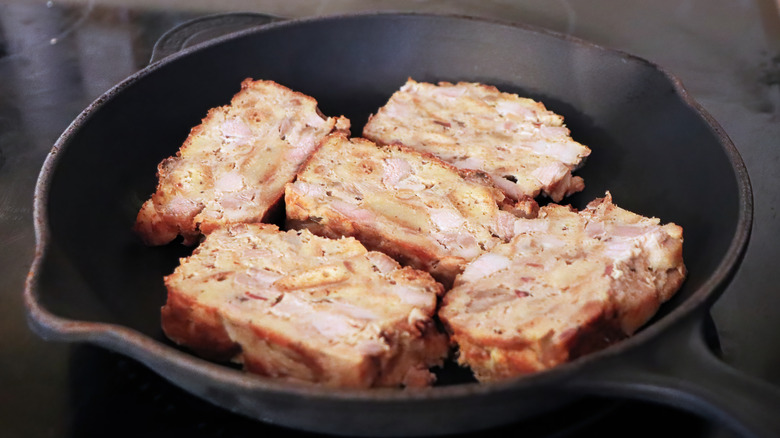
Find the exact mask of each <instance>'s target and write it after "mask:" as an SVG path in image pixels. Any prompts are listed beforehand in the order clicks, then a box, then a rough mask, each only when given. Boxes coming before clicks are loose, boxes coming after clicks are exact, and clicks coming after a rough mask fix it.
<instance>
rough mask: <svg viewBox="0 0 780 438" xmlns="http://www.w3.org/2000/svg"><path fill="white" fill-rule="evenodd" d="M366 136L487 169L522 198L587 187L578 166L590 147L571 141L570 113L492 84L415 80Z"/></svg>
mask: <svg viewBox="0 0 780 438" xmlns="http://www.w3.org/2000/svg"><path fill="white" fill-rule="evenodd" d="M363 136H364V137H366V138H368V139H371V140H373V141H374V142H376V143H379V144H392V143H399V144H403V145H405V146H408V147H410V148H413V149H417V150H420V151H424V152H429V153H431V154H433V155H436V156H437V157H439V158H441V159H442V160H444V161H447V162H449V163H451V164H453V165H455V166H457V167H460V168H466V169H476V170H481V171H484V172H486V173H487V174H488V175H490V177H491V178H492V179H493V181H494V182H495V184H496V185H497V186H498V187H500V188H501V189H502V190H504V192H505V194H506V195H507V196H509V197H511V198H512V199H515V200H527V199H529V198H534V197H536V196H538V195H539V194H540V193H542V194H544V195H546V196H549V197H550V198H552V199H553V200H554V201H556V202H558V201H560V200H561V199H562V198H563V197H564V196H566V195H570V194H572V193H575V192H578V191H581V190H582V189H583V188H584V187H585V185H584V182H583V180H582V178H580V177H577V176H572V173H571V172H572V170H574V169H576V168H577V167H579V166H580V165H581V164H582V162H583V160H584V159H585V157H587V156H588V155H589V154H590V149H588V148H587V147H585V146H583V145H582V144H580V143H578V142H576V141H574V140H572V138H571V136H570V135H569V130H568V129H567V128H566V126H565V125H564V124H563V117H561V116H560V115H558V114H555V113H553V112H551V111H548V110H547V109H546V108H545V106H544V105H543V104H542V103H540V102H535V101H533V100H531V99H526V98H522V97H519V96H517V95H516V94H510V93H503V92H500V91H499V90H498V89H497V88H495V87H493V86H489V85H483V84H478V83H468V82H459V83H457V84H452V83H447V82H440V83H439V84H430V83H424V82H416V81H414V80H412V79H409V80H408V81H407V83H406V84H405V85H404V86H402V87H401V89H400V90H398V91H397V92H395V93H394V94H393V95H392V96H391V97H390V100H389V101H388V102H387V104H386V105H385V106H383V107H382V108H380V109H379V110H378V111H377V113H376V114H374V115H373V116H371V117H370V119H369V121H368V123H367V124H366V126H365V128H364V129H363Z"/></svg>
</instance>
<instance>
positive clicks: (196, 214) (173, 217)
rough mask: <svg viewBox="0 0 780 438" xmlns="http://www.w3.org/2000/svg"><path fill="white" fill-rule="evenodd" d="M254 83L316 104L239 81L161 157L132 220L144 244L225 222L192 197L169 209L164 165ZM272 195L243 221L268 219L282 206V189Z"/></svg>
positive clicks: (195, 237)
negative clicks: (186, 204) (225, 100)
mask: <svg viewBox="0 0 780 438" xmlns="http://www.w3.org/2000/svg"><path fill="white" fill-rule="evenodd" d="M257 82H265V83H272V84H274V86H275V87H278V88H279V89H281V90H284V92H285V93H289V95H291V96H292V99H291V100H293V99H300V100H301V101H307V102H311V103H313V104H314V105H315V107H316V105H317V101H316V100H315V99H314V98H313V97H311V96H308V95H306V94H303V93H300V92H297V91H294V90H292V89H290V88H288V87H285V86H284V85H281V84H278V83H274V82H272V81H255V80H253V79H252V78H246V79H244V80H243V81H242V82H241V89H240V91H239V92H238V93H236V94H235V95H234V96H233V98H232V99H231V103H230V105H224V106H220V107H215V108H211V109H209V111H208V112H207V114H206V116H205V117H204V118H203V119H202V120H201V123H200V124H199V125H197V126H194V127H193V128H191V129H190V133H189V135H188V136H187V138H186V139H185V140H184V142H183V144H182V146H181V147H180V148H179V150H178V151H177V152H176V154H175V155H174V156H172V157H168V158H166V159H164V160H163V161H162V162H160V164H159V165H158V166H157V180H158V183H157V187H156V189H155V192H154V193H153V194H152V195H151V197H150V198H149V200H147V201H146V202H145V203H144V205H143V207H142V208H141V209H140V211H139V212H138V214H137V216H136V222H135V224H134V226H133V231H134V232H135V233H136V234H137V235H138V236H139V237H140V238H141V240H142V241H143V242H144V243H145V244H147V245H151V246H157V245H165V244H167V243H169V242H171V241H173V240H174V239H175V238H176V237H177V236H178V235H181V236H182V237H183V243H184V244H185V245H193V244H196V243H197V242H198V241H199V239H200V237H201V235H202V234H208V233H210V232H211V231H213V230H214V229H217V228H219V227H221V226H224V225H225V221H226V220H224V219H218V220H214V219H211V218H209V217H208V216H207V215H203V214H201V213H202V212H204V209H206V208H207V207H206V205H205V204H204V203H203V202H200V201H195V200H192V199H191V200H190V201H192V202H193V205H192V206H191V208H190V209H188V210H187V211H186V212H185V213H181V212H175V213H174V212H171V211H170V208H168V205H167V203H168V199H166V198H169V197H170V196H171V195H172V194H174V193H176V187H175V186H174V187H168V184H169V182H168V181H166V179H167V178H168V174H169V172H168V169H167V167H168V166H172V165H175V164H176V163H177V162H178V161H179V160H183V158H182V152H183V151H187V150H188V149H190V148H192V147H193V146H192V145H193V142H194V141H195V139H196V138H198V137H199V136H200V135H203V134H205V133H206V132H207V131H206V129H207V126H209V124H210V122H211V121H213V120H214V118H215V117H216V115H217V113H218V112H220V113H221V112H225V111H227V109H228V108H230V107H231V106H232V105H235V104H238V103H240V102H241V101H242V100H244V99H245V98H246V95H245V94H244V92H245V91H246V90H248V89H250V88H252V86H253V84H254V83H257ZM249 111H252V117H253V118H254V122H255V123H262V120H260V119H261V118H262V117H261V113H260V112H258V111H257V109H256V108H255V109H250V110H249ZM318 114H319V115H320V116H321V117H322V118H323V119H324V120H327V119H328V117H326V116H324V115H322V113H321V112H319V110H318ZM331 119H332V124H333V126H332V127H331V132H339V133H348V132H349V127H350V122H349V120H348V119H347V118H345V117H343V116H339V117H333V118H331ZM323 137H324V136H323ZM321 140H322V139H320V141H319V142H318V143H317V146H316V147H315V148H314V149H313V150H312V152H311V154H313V153H314V152H316V150H317V149H318V148H319V146H320V145H321V144H322V141H321ZM311 154H310V155H311ZM310 155H309V156H310ZM307 159H308V158H307ZM278 164H279V163H276V165H278ZM303 164H305V162H304V163H300V164H299V166H298V167H297V168H296V169H294V170H293V172H291V174H290V176H289V181H292V180H293V178H294V176H295V172H297V170H298V169H300V168H301V167H302V165H303ZM267 174H268V175H270V174H278V172H270V171H269V172H267ZM265 182H266V181H254V182H253V183H254V184H256V185H263V184H264V183H265ZM176 184H178V183H176ZM273 195H274V197H273V199H270V200H269V202H268V204H267V205H266V204H265V203H262V204H261V205H263V206H264V208H265V210H264V211H263V212H260V214H259V215H257V216H255V217H253V218H250V219H248V220H246V221H245V222H247V223H257V222H264V221H268V220H269V218H270V217H272V215H273V214H274V213H275V212H278V211H279V206H280V205H282V200H283V196H284V190H283V188H282V189H281V190H278V191H277V192H274V193H273ZM227 222H228V223H229V222H231V221H229V220H228V221H227Z"/></svg>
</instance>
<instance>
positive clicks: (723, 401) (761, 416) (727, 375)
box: [569, 314, 780, 438]
mask: <svg viewBox="0 0 780 438" xmlns="http://www.w3.org/2000/svg"><path fill="white" fill-rule="evenodd" d="M704 321H705V318H703V315H701V314H694V315H693V317H690V318H687V319H685V320H683V321H681V322H680V326H678V327H671V329H672V330H671V332H670V333H667V334H666V335H664V336H657V337H655V338H654V339H652V340H651V343H650V344H649V345H645V346H643V348H636V349H633V350H630V351H625V353H629V354H628V356H627V357H626V356H624V355H616V356H612V357H611V358H610V359H611V360H612V361H613V362H612V363H607V364H606V366H604V365H605V364H604V362H602V361H594V362H598V366H593V365H594V363H593V362H591V363H590V364H589V366H586V367H585V368H584V369H583V371H584V374H583V375H580V376H579V377H578V378H577V380H576V381H572V382H569V385H570V388H572V389H575V390H577V391H582V392H587V393H588V394H594V395H603V396H609V397H621V398H633V399H641V400H646V401H651V402H659V403H662V404H666V405H670V406H674V407H677V408H680V409H683V410H687V411H691V412H693V413H695V414H699V415H702V416H704V417H707V418H708V419H710V420H712V421H715V422H718V423H721V424H723V425H724V426H726V427H729V428H731V429H732V430H733V431H735V432H737V433H738V434H740V436H745V437H755V438H770V437H772V438H776V437H778V436H780V388H778V387H775V386H773V385H771V384H770V383H768V382H764V381H761V380H759V379H756V378H753V377H751V376H748V375H746V374H743V373H741V372H740V371H738V370H736V369H734V368H732V367H731V366H729V365H728V364H726V363H725V362H723V361H721V360H720V359H719V358H718V357H716V356H715V354H714V353H713V351H712V350H711V349H710V348H709V347H708V346H707V344H706V340H705V325H704ZM644 347H647V348H644ZM580 377H582V378H580Z"/></svg>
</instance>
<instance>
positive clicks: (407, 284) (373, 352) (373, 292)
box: [162, 224, 448, 388]
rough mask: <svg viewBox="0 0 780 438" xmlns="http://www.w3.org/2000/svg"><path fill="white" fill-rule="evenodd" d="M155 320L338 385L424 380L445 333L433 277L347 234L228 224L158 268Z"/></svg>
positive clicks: (252, 360) (189, 336)
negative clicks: (175, 263) (169, 267)
mask: <svg viewBox="0 0 780 438" xmlns="http://www.w3.org/2000/svg"><path fill="white" fill-rule="evenodd" d="M165 284H166V286H167V288H168V291H169V292H168V302H167V303H166V305H165V306H164V307H163V309H162V326H163V329H164V330H165V333H166V334H167V335H168V336H169V337H170V338H171V339H173V340H175V341H176V342H178V343H180V344H183V345H187V346H189V347H190V348H192V349H193V350H195V351H197V352H198V353H199V354H201V355H203V356H204V357H207V358H211V359H217V360H234V361H237V362H241V363H243V365H244V367H245V369H247V370H248V371H252V372H256V373H258V374H263V375H267V376H272V377H277V378H284V379H287V380H298V381H308V382H316V383H321V384H324V385H327V386H339V387H345V388H367V387H371V386H398V385H401V384H403V385H404V386H427V385H429V384H430V383H432V382H433V375H432V374H431V373H430V372H429V371H428V369H429V368H430V367H432V366H434V365H441V364H442V362H443V360H444V358H445V357H446V355H447V349H448V348H447V338H446V336H445V335H444V334H443V333H441V332H440V331H439V330H438V329H437V327H436V325H435V324H434V322H433V315H434V314H435V312H436V301H437V296H438V295H440V294H441V292H442V291H443V288H442V287H441V285H440V284H439V283H437V282H435V281H434V280H433V278H431V276H430V275H429V274H427V273H426V272H422V271H417V270H415V269H412V268H409V267H403V268H402V267H401V266H400V265H399V264H398V263H397V262H395V261H394V260H393V259H391V258H390V257H388V256H387V255H385V254H383V253H380V252H373V251H372V252H369V251H367V250H366V248H365V247H364V246H363V245H361V244H360V243H359V242H358V241H356V240H355V239H353V238H342V239H328V238H324V237H319V236H315V235H313V234H312V233H310V232H309V231H308V230H302V231H294V230H290V231H287V232H284V231H280V230H279V229H278V228H277V227H276V226H275V225H268V224H237V225H230V226H227V227H224V228H220V229H217V230H215V231H213V232H212V233H210V234H208V236H206V238H205V240H204V241H203V242H202V243H201V244H200V245H199V246H198V247H197V248H196V249H195V251H194V253H193V255H192V256H190V257H189V258H187V259H185V260H184V261H183V262H182V264H181V265H180V266H179V267H177V268H176V270H175V271H174V273H173V274H172V275H169V276H167V277H166V278H165Z"/></svg>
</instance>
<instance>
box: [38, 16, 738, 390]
mask: <svg viewBox="0 0 780 438" xmlns="http://www.w3.org/2000/svg"><path fill="white" fill-rule="evenodd" d="M404 17H409V18H414V19H447V20H452V19H454V20H468V21H475V22H483V23H485V24H488V25H498V26H507V27H511V28H515V29H519V30H521V31H525V32H531V33H535V34H540V35H544V36H546V37H549V38H555V39H559V40H564V41H566V42H569V43H572V44H576V45H579V46H585V47H588V48H592V49H596V50H599V51H602V52H608V53H612V54H615V55H617V56H620V57H622V58H624V59H628V60H630V61H633V62H639V63H642V64H644V65H646V66H648V67H651V68H653V69H655V70H657V71H659V72H661V73H662V74H663V75H664V76H665V77H666V78H667V79H668V80H669V82H670V83H671V84H672V86H673V87H674V89H675V92H676V93H677V94H678V95H679V96H680V98H681V99H682V100H683V102H685V104H686V105H687V106H688V107H690V108H691V110H693V111H694V112H695V113H696V114H698V115H699V116H700V117H701V118H702V119H703V121H704V122H705V124H706V125H707V127H708V128H709V129H711V130H712V131H713V134H714V135H715V136H716V137H717V138H718V139H719V143H720V146H721V148H722V149H723V151H724V152H725V153H726V156H727V158H728V161H729V163H730V165H731V167H732V169H733V171H734V173H735V177H736V181H737V185H738V196H739V208H740V211H739V212H738V216H737V221H736V231H735V234H734V236H733V237H732V239H731V242H730V243H729V246H728V248H727V250H726V252H725V255H724V257H723V259H722V260H721V262H720V263H719V264H718V266H717V267H716V268H715V269H714V271H713V273H712V274H711V275H710V276H709V277H708V278H707V279H706V281H704V283H703V284H702V285H701V286H699V287H698V288H697V289H696V290H695V291H693V293H692V294H691V296H690V297H688V298H686V299H685V300H684V301H683V302H681V303H680V304H679V305H678V306H677V307H676V308H675V309H673V310H672V311H671V312H670V313H669V314H668V315H666V316H665V317H663V318H661V319H660V320H658V321H655V322H654V323H653V324H651V325H649V326H647V327H645V328H644V329H643V330H641V331H640V332H638V333H636V334H635V335H634V336H632V337H630V338H628V339H625V340H623V341H621V342H620V343H619V344H617V345H613V346H611V347H609V348H606V349H604V350H601V351H598V352H594V353H592V354H589V355H587V356H584V357H581V358H579V359H576V360H574V361H572V362H568V363H565V364H562V365H560V366H557V367H554V368H552V369H549V370H545V371H542V372H538V373H534V374H530V375H525V376H519V377H516V378H511V379H506V380H502V381H498V382H487V383H479V384H461V385H452V386H440V387H433V388H425V389H424V390H403V391H399V390H397V389H390V388H371V389H368V390H365V389H362V390H351V389H339V388H324V387H320V386H317V385H310V384H294V383H290V382H279V381H276V380H273V379H270V378H265V377H262V376H255V375H251V374H249V373H245V372H243V371H240V370H234V369H231V368H228V367H225V366H223V365H220V364H215V363H212V362H208V361H206V360H203V359H200V358H198V357H196V356H193V355H191V354H189V353H186V352H183V351H181V350H178V349H176V348H174V347H170V346H167V345H165V344H163V343H161V342H159V341H156V340H154V339H152V338H150V337H148V336H146V335H144V334H142V333H140V332H138V331H136V330H134V329H132V328H130V327H126V326H121V325H116V324H111V323H101V322H86V321H78V320H72V319H68V318H64V317H60V316H57V315H55V314H54V313H52V312H50V311H49V310H47V309H46V308H44V306H43V305H42V303H41V302H40V301H39V299H38V289H37V286H38V277H39V274H40V271H41V268H42V265H43V261H44V260H45V258H46V255H47V250H48V246H49V243H50V229H49V223H48V219H47V217H46V215H47V205H48V203H47V201H48V195H49V187H50V181H51V178H52V175H53V171H54V169H56V167H57V163H58V161H59V156H60V152H62V151H64V150H66V149H67V147H68V145H69V144H70V142H71V138H72V137H74V136H75V135H76V134H77V133H78V132H79V128H80V126H81V125H83V124H84V122H85V121H86V120H88V119H89V118H90V117H91V116H92V115H93V114H94V113H96V112H97V111H99V110H100V108H101V107H102V106H103V105H104V104H105V103H106V102H108V101H110V100H111V99H112V98H113V97H114V96H115V95H117V94H120V93H122V92H123V90H125V89H126V88H128V87H130V86H132V85H133V84H134V83H135V82H137V81H140V80H143V78H145V77H146V76H148V75H150V74H152V73H153V72H155V71H156V70H158V69H160V68H163V67H164V66H165V65H168V64H169V63H172V62H176V61H177V60H178V59H180V58H183V57H187V56H190V55H191V54H193V53H196V52H199V51H201V50H203V49H206V48H209V47H214V46H217V45H220V44H224V43H225V42H228V41H232V40H234V39H239V38H243V37H248V36H251V35H254V34H257V33H263V32H268V31H270V30H272V29H279V28H286V27H292V26H301V25H307V24H309V23H319V22H329V21H330V22H334V21H339V20H352V19H366V18H372V19H373V18H404ZM33 204H34V205H33V218H34V219H33V220H34V228H35V239H36V244H35V255H34V258H33V261H32V264H31V267H30V270H29V272H28V274H27V279H26V282H25V288H24V302H25V307H26V309H27V313H28V322H29V324H30V326H31V327H32V328H33V330H34V331H36V332H37V333H38V334H39V335H41V336H42V337H44V338H50V339H58V340H67V341H87V342H92V343H95V344H98V345H101V346H103V347H107V348H109V349H113V350H116V351H119V352H121V353H125V354H128V355H130V356H131V357H133V358H134V359H137V360H140V361H141V362H143V363H145V364H147V365H149V366H151V367H152V368H153V369H155V370H157V371H158V372H159V366H160V364H161V363H162V362H173V363H174V364H175V365H176V366H177V367H179V368H182V369H187V370H189V371H190V372H193V373H195V374H197V375H199V376H202V377H205V378H209V379H212V380H213V381H214V382H216V383H219V384H222V385H226V386H227V387H230V388H239V387H241V388H242V389H244V390H249V391H263V392H269V393H276V394H287V395H290V396H302V397H308V398H323V399H330V400H336V399H339V400H349V401H355V400H362V401H378V402H395V401H399V400H431V399H441V398H447V399H451V398H458V397H472V396H474V395H477V394H486V393H496V392H505V391H517V390H521V389H522V388H525V387H528V386H536V385H539V384H542V383H543V382H548V381H558V380H561V379H563V378H565V377H567V376H571V375H574V374H576V372H577V370H578V369H579V368H581V367H582V366H585V364H590V363H593V362H597V361H602V360H604V359H606V358H607V357H614V356H617V355H621V354H623V352H624V351H626V350H632V349H635V348H639V347H640V346H641V345H643V344H645V343H646V342H648V341H649V340H650V339H654V338H656V337H658V336H660V335H661V334H662V333H663V332H665V331H666V330H668V329H669V327H670V326H672V325H674V324H675V323H677V322H678V321H679V320H681V319H685V318H687V317H688V316H690V315H691V314H693V313H695V312H697V311H699V310H701V311H703V310H706V309H707V308H708V307H709V306H710V305H711V304H712V303H713V302H714V301H715V300H716V299H717V298H718V296H719V295H720V293H722V291H723V289H725V286H726V284H727V283H728V280H729V279H730V277H731V276H733V275H734V273H735V272H736V270H737V268H738V266H739V263H740V261H741V258H742V257H743V256H744V253H745V251H746V249H747V244H748V240H749V236H750V231H751V228H752V222H753V194H752V188H751V184H750V179H749V176H748V172H747V167H746V165H745V163H744V161H743V160H742V157H741V156H740V154H739V151H738V149H737V148H736V146H735V145H734V144H733V142H732V141H731V139H730V138H729V137H728V135H727V134H726V132H725V130H724V129H723V128H722V127H721V125H720V124H719V123H718V122H717V121H716V120H715V119H714V118H713V117H712V116H711V115H710V114H709V113H708V112H707V111H706V110H705V109H704V108H703V107H702V106H701V105H700V104H699V103H698V102H697V101H696V100H695V99H694V98H693V97H692V96H691V95H690V94H689V92H688V91H687V89H686V88H685V86H684V85H683V83H682V81H681V80H680V79H679V78H677V77H676V76H675V75H674V74H672V73H670V72H669V71H667V70H666V69H664V68H663V67H661V66H659V65H657V64H655V63H653V62H651V61H648V60H646V59H644V58H641V57H639V56H636V55H633V54H630V53H626V52H624V51H621V50H617V49H613V48H608V47H605V46H602V45H599V44H595V43H592V42H589V41H586V40H584V39H581V38H578V37H574V36H571V35H567V34H563V33H559V32H555V31H552V30H549V29H545V28H541V27H537V26H533V25H528V24H523V23H510V22H507V21H503V20H498V19H488V18H478V17H472V16H465V15H459V14H436V13H421V12H393V11H383V12H360V13H351V14H337V15H327V16H320V17H307V18H298V19H292V20H285V21H278V22H272V23H268V24H265V25H261V26H258V27H253V28H250V29H246V30H242V31H238V32H235V33H231V34H229V35H225V36H222V37H218V38H215V39H212V40H209V41H206V42H203V43H200V44H197V45H195V46H192V47H190V48H186V49H184V50H182V51H180V52H177V53H175V54H172V55H170V56H167V57H165V58H163V59H161V60H159V61H156V62H154V63H152V64H150V65H148V66H146V67H144V68H143V69H141V70H139V71H138V72H136V73H134V74H133V75H131V76H129V77H128V78H126V79H125V80H123V81H121V82H120V83H118V84H117V85H115V86H114V87H112V88H111V89H109V90H108V91H106V92H105V93H104V94H103V95H101V96H100V97H98V98H97V99H96V100H95V101H93V102H92V103H91V104H90V105H88V106H87V107H86V108H85V109H84V110H83V111H82V112H81V113H80V114H79V115H78V116H77V117H76V118H75V119H74V120H73V122H71V124H70V125H69V126H68V127H67V128H66V129H65V131H64V132H63V133H62V134H61V136H60V137H59V138H58V139H57V141H56V142H55V144H54V146H53V147H52V149H51V151H50V152H49V153H48V154H47V157H46V159H45V161H44V163H43V166H42V168H41V170H40V173H39V175H38V179H37V181H36V186H35V193H34V199H33ZM139 352H140V353H143V354H142V355H141V356H142V357H139V355H138V354H137V353H139ZM147 356H148V357H147ZM155 356H157V357H155ZM158 359H159V360H158ZM157 362H159V363H157Z"/></svg>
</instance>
